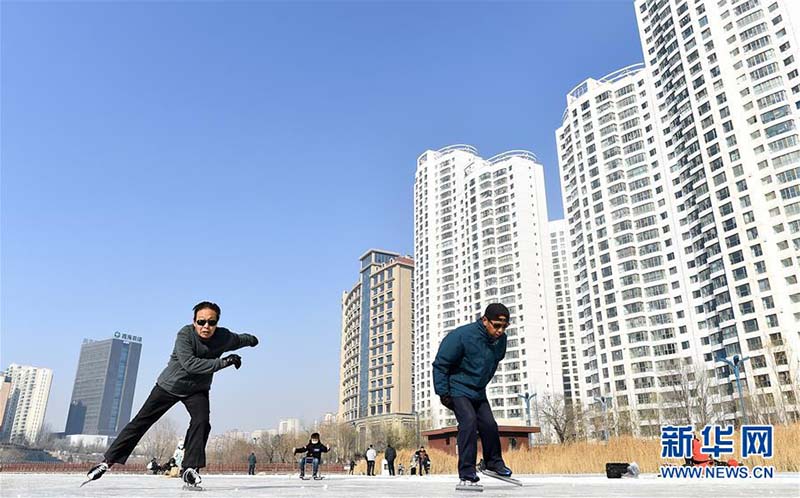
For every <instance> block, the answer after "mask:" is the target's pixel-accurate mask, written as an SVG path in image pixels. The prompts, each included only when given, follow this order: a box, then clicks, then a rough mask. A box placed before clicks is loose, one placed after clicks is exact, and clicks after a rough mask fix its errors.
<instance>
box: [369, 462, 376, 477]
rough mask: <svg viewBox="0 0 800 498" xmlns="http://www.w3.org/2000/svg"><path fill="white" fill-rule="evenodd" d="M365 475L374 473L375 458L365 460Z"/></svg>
mask: <svg viewBox="0 0 800 498" xmlns="http://www.w3.org/2000/svg"><path fill="white" fill-rule="evenodd" d="M367 475H368V476H374V475H375V460H367Z"/></svg>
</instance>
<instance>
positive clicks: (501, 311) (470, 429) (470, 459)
mask: <svg viewBox="0 0 800 498" xmlns="http://www.w3.org/2000/svg"><path fill="white" fill-rule="evenodd" d="M510 320H511V315H510V314H509V311H508V308H506V307H505V306H504V305H502V304H500V303H492V304H490V305H489V306H487V307H486V311H485V312H484V314H483V316H482V317H481V318H480V319H479V320H478V321H476V322H473V323H469V324H467V325H463V326H461V327H458V328H457V329H455V330H453V331H452V332H450V333H449V334H447V335H446V336H445V338H444V339H443V340H442V342H441V344H439V351H438V352H437V353H436V358H435V359H434V361H433V383H434V391H435V392H436V394H437V395H438V396H439V399H440V400H441V402H442V405H444V406H446V407H447V408H449V409H450V410H453V412H455V415H456V420H457V421H458V436H457V437H456V444H457V445H458V476H459V478H460V479H461V480H462V481H469V482H472V483H476V482H478V481H479V480H480V478H479V477H478V474H477V472H476V469H475V461H476V458H477V454H478V434H480V438H481V446H482V447H483V461H484V462H485V465H486V470H488V471H490V472H494V473H496V474H497V475H499V476H501V477H511V469H509V468H508V467H506V464H505V462H503V455H502V450H501V447H500V434H499V432H498V430H497V422H496V421H495V419H494V414H492V408H491V406H490V405H489V401H488V399H487V397H486V385H487V384H489V382H490V381H491V380H492V377H493V376H494V373H495V371H496V370H497V365H498V364H499V363H500V361H501V360H502V359H503V358H504V357H505V355H506V342H507V338H506V335H505V331H506V329H507V328H508V323H509V321H510Z"/></svg>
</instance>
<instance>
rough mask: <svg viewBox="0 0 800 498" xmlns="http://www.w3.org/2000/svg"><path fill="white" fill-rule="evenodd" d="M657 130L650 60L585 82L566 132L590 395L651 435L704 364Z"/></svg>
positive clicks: (568, 202)
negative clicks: (680, 379) (676, 387)
mask: <svg viewBox="0 0 800 498" xmlns="http://www.w3.org/2000/svg"><path fill="white" fill-rule="evenodd" d="M655 133H656V126H655V123H654V116H653V104H652V99H651V98H650V96H649V94H648V90H647V84H646V72H645V71H644V69H643V66H642V65H641V64H639V65H635V66H630V67H627V68H624V69H621V70H619V71H617V72H615V73H612V74H610V75H608V76H606V77H604V78H601V79H599V80H595V79H588V80H586V81H584V82H583V83H581V84H580V85H578V86H577V87H576V88H575V89H573V90H572V91H571V92H570V93H569V95H568V96H567V109H566V111H565V113H564V116H563V119H562V125H561V127H560V128H559V129H558V130H557V131H556V140H557V143H558V152H559V166H560V170H561V184H562V195H563V201H564V214H565V217H566V223H567V225H568V230H569V246H570V247H569V252H570V254H569V257H570V260H571V265H570V268H569V270H570V272H571V274H570V278H571V279H572V283H573V288H572V289H571V291H572V293H573V296H572V297H573V306H574V309H573V313H574V319H575V323H574V326H575V333H576V339H578V340H579V341H580V344H579V347H578V349H579V354H578V356H579V372H580V375H579V379H578V380H579V383H580V396H581V397H583V398H584V399H583V401H584V404H585V405H586V404H595V403H597V405H598V406H600V405H601V403H605V404H606V407H607V408H609V409H612V410H613V412H614V413H615V414H616V416H617V417H618V419H617V420H616V424H615V425H616V426H617V427H619V428H622V430H623V431H627V432H637V431H638V432H641V433H642V434H644V435H656V434H658V433H659V430H660V429H659V427H660V424H661V417H660V413H661V410H662V408H663V407H664V406H665V404H667V403H669V402H670V401H671V396H673V395H675V394H676V393H674V392H672V391H673V389H672V387H673V384H674V383H675V382H677V379H676V375H675V374H676V373H677V372H681V371H682V370H683V371H685V370H686V369H688V368H693V365H695V364H696V363H697V362H699V361H700V358H699V357H697V351H698V346H699V344H698V343H697V338H696V337H695V336H694V335H693V334H691V333H690V331H689V327H690V323H689V320H688V316H687V306H688V304H687V302H686V298H685V294H686V291H685V288H686V285H685V282H684V281H683V274H682V271H681V265H680V263H679V261H678V258H677V255H676V251H677V248H676V246H675V242H674V240H673V239H674V234H675V231H676V230H675V226H674V221H673V218H672V217H671V216H670V199H669V197H668V194H667V185H666V183H667V179H666V175H665V174H664V171H663V161H662V159H661V157H662V155H663V154H661V152H660V149H659V145H658V142H657V140H656V139H655ZM568 366H569V365H565V366H564V368H566V367H568ZM596 422H597V421H596ZM637 428H640V429H637ZM601 430H602V423H599V422H598V423H596V424H594V425H593V427H590V432H593V433H594V434H598V433H599V432H600V431H601Z"/></svg>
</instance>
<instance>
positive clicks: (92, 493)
mask: <svg viewBox="0 0 800 498" xmlns="http://www.w3.org/2000/svg"><path fill="white" fill-rule="evenodd" d="M203 477H204V479H203V486H204V488H205V490H204V491H203V492H201V493H198V492H194V491H183V490H182V489H181V482H180V481H179V480H178V479H170V478H166V477H161V476H145V475H141V476H139V475H114V474H108V475H106V476H105V477H103V478H102V479H100V480H99V481H96V482H92V483H89V484H87V485H86V486H85V487H83V488H79V487H78V486H79V485H80V483H81V481H82V479H83V476H82V475H79V474H43V475H37V474H6V473H0V496H2V497H3V498H27V497H31V498H34V497H36V498H40V497H47V498H55V497H59V498H72V497H103V498H105V497H130V498H157V497H175V496H201V497H203V498H223V497H224V498H229V497H233V498H236V497H259V498H261V497H273V496H289V497H299V496H309V497H310V496H316V497H347V498H377V497H384V496H387V497H388V496H401V497H411V496H413V497H444V496H447V497H452V496H515V497H520V496H547V497H560V496H563V497H578V496H591V497H673V496H674V497H680V498H687V497H689V498H728V497H742V498H744V497H746V498H753V497H793V498H797V497H798V496H800V474H796V473H795V474H779V475H777V476H776V477H775V478H773V479H768V480H764V479H738V480H732V479H729V480H707V479H703V480H685V479H684V480H677V479H674V480H665V479H662V478H658V477H656V476H655V475H647V474H645V475H643V476H641V477H639V478H638V479H607V478H605V476H599V475H581V476H563V475H543V476H524V475H522V476H516V477H519V479H520V480H521V481H522V482H523V483H524V486H523V487H517V486H514V485H511V484H506V483H504V482H501V481H498V480H495V479H492V478H489V477H483V478H482V480H481V483H482V484H484V492H483V493H475V492H465V491H460V492H457V491H455V485H456V483H457V479H456V477H455V476H425V477H416V476H401V477H383V476H378V477H366V476H342V475H333V476H329V477H328V478H326V479H324V480H321V481H302V480H300V479H299V478H298V477H297V476H296V475H295V476H288V475H257V476H243V475H235V476H233V475H206V476H203Z"/></svg>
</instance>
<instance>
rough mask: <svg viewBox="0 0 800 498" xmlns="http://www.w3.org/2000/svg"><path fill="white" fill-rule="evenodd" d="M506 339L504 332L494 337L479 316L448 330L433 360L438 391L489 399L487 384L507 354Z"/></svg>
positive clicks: (439, 393) (446, 393) (435, 389)
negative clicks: (450, 330) (496, 337)
mask: <svg viewBox="0 0 800 498" xmlns="http://www.w3.org/2000/svg"><path fill="white" fill-rule="evenodd" d="M507 342H508V339H507V338H506V335H505V334H503V335H502V336H500V338H499V339H497V340H493V339H492V337H491V336H490V335H489V332H488V331H487V330H486V327H484V326H483V323H482V322H481V321H480V320H478V321H477V322H473V323H470V324H467V325H462V326H461V327H458V328H457V329H455V330H453V331H452V332H450V333H449V334H447V336H445V338H444V339H443V340H442V343H441V344H439V352H438V353H436V359H435V360H434V361H433V385H434V391H435V392H436V394H437V395H439V396H444V395H449V396H452V397H454V398H455V397H458V396H465V397H467V398H470V399H474V400H484V399H486V385H487V384H489V382H490V381H491V380H492V377H493V376H494V373H495V371H496V370H497V364H498V363H500V360H502V359H503V358H504V357H505V355H506V344H507Z"/></svg>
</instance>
